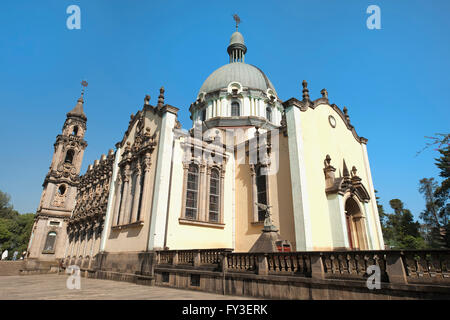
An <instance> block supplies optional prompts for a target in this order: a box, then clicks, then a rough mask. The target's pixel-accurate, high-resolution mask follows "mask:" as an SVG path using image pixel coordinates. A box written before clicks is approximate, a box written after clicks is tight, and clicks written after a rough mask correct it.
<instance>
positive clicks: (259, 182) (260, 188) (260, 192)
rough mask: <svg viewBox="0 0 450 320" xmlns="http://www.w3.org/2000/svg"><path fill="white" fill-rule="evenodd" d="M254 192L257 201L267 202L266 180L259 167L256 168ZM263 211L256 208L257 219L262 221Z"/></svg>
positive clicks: (263, 217)
mask: <svg viewBox="0 0 450 320" xmlns="http://www.w3.org/2000/svg"><path fill="white" fill-rule="evenodd" d="M256 194H257V199H258V203H262V204H267V180H266V175H264V174H262V172H261V167H258V168H257V169H256ZM264 219H265V212H264V210H261V209H259V208H258V221H264Z"/></svg>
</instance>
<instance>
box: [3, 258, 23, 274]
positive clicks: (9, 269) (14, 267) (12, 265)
mask: <svg viewBox="0 0 450 320" xmlns="http://www.w3.org/2000/svg"><path fill="white" fill-rule="evenodd" d="M22 268H23V261H0V276H17V275H19V274H20V270H21V269H22Z"/></svg>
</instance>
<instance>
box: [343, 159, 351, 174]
mask: <svg viewBox="0 0 450 320" xmlns="http://www.w3.org/2000/svg"><path fill="white" fill-rule="evenodd" d="M342 175H343V176H344V178H349V177H350V173H349V172H348V168H347V164H346V163H345V160H344V166H343V169H342Z"/></svg>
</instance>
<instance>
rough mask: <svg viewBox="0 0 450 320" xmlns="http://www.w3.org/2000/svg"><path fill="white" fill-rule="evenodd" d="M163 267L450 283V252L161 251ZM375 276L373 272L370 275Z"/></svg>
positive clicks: (159, 263) (312, 276)
mask: <svg viewBox="0 0 450 320" xmlns="http://www.w3.org/2000/svg"><path fill="white" fill-rule="evenodd" d="M156 254H157V260H156V261H157V265H156V267H161V266H164V265H171V266H174V265H176V266H179V267H182V266H189V267H190V268H192V267H193V268H196V267H201V266H204V265H215V266H216V268H215V270H216V271H221V272H223V273H229V274H232V273H243V274H257V275H280V276H283V275H284V276H297V277H306V278H317V279H350V280H366V279H367V277H368V276H369V274H368V272H367V270H368V268H369V267H370V266H372V265H375V266H377V267H379V270H380V276H381V281H382V282H386V283H397V284H408V283H426V282H433V283H449V284H450V250H378V251H375V250H361V251H360V250H357V251H356V250H355V251H315V252H272V253H250V252H232V250H231V249H201V250H165V251H157V252H156ZM369 273H370V274H372V271H371V272H369Z"/></svg>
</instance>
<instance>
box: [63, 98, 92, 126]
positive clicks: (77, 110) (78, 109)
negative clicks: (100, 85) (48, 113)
mask: <svg viewBox="0 0 450 320" xmlns="http://www.w3.org/2000/svg"><path fill="white" fill-rule="evenodd" d="M83 104H84V100H83V93H81V97H80V98H79V99H78V100H77V104H76V106H75V107H74V108H73V109H72V110H71V111H70V112H68V113H67V116H68V117H69V116H72V117H79V118H82V119H83V120H85V121H86V120H87V118H86V115H85V114H84V111H83Z"/></svg>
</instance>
